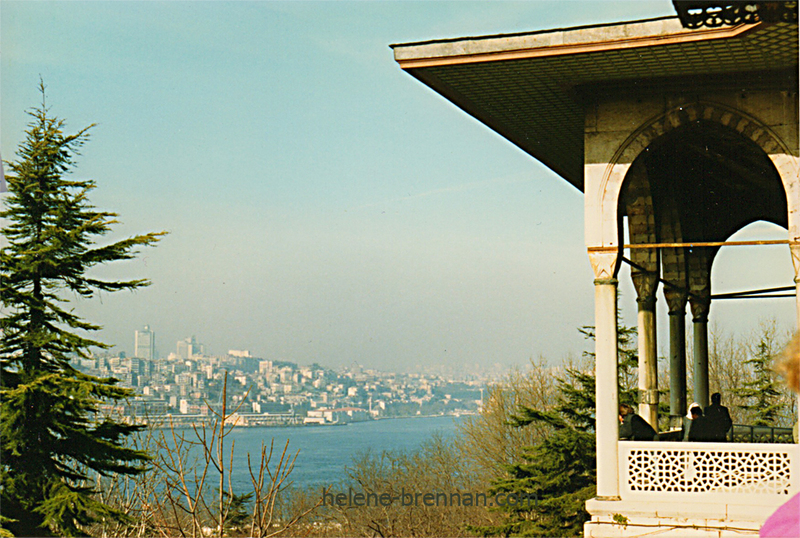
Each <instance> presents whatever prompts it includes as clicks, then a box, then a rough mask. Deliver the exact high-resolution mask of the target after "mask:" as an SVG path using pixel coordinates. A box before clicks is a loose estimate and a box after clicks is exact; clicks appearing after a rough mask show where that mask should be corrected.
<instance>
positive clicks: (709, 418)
mask: <svg viewBox="0 0 800 538" xmlns="http://www.w3.org/2000/svg"><path fill="white" fill-rule="evenodd" d="M703 415H704V416H705V417H706V422H708V428H709V431H708V433H709V437H710V438H709V441H716V442H721V443H722V442H725V441H727V440H728V430H730V429H731V426H733V420H731V414H730V412H728V408H727V407H725V406H724V405H722V394H720V393H719V392H715V393H714V394H712V395H711V405H709V406H708V407H706V409H705V412H704V413H703Z"/></svg>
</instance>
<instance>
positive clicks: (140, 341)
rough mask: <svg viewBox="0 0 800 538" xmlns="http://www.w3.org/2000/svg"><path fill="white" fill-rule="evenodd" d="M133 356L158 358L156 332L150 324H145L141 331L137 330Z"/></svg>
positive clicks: (150, 358) (148, 358)
mask: <svg viewBox="0 0 800 538" xmlns="http://www.w3.org/2000/svg"><path fill="white" fill-rule="evenodd" d="M133 356H134V357H138V358H140V359H147V360H153V359H155V358H156V334H155V333H154V332H153V331H151V330H150V326H149V325H145V326H144V329H142V330H141V331H136V335H135V337H134V351H133Z"/></svg>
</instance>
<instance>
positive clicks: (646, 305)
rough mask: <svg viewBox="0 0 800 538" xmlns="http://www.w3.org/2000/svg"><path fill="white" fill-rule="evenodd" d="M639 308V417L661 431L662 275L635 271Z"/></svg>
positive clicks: (634, 282) (634, 279) (635, 286)
mask: <svg viewBox="0 0 800 538" xmlns="http://www.w3.org/2000/svg"><path fill="white" fill-rule="evenodd" d="M631 278H632V280H633V286H634V288H635V289H636V296H637V297H636V304H637V307H638V315H637V323H638V335H639V337H638V340H639V348H638V351H639V415H641V417H642V418H644V419H645V420H646V421H647V422H648V423H649V424H650V425H651V426H652V427H653V428H655V429H656V431H658V355H657V339H656V290H657V289H658V274H657V273H653V272H643V271H632V272H631Z"/></svg>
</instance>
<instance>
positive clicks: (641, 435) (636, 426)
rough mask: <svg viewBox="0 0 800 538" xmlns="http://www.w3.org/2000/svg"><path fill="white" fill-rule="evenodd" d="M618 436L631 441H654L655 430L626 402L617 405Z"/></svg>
mask: <svg viewBox="0 0 800 538" xmlns="http://www.w3.org/2000/svg"><path fill="white" fill-rule="evenodd" d="M619 421H620V425H619V438H620V439H631V440H633V441H654V440H655V438H656V435H657V434H656V431H655V430H654V429H653V427H652V426H650V424H648V423H647V421H646V420H645V419H643V418H642V417H640V416H639V415H637V414H636V412H635V411H634V410H633V408H632V407H631V406H630V405H627V404H620V406H619Z"/></svg>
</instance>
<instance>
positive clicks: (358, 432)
mask: <svg viewBox="0 0 800 538" xmlns="http://www.w3.org/2000/svg"><path fill="white" fill-rule="evenodd" d="M460 420H462V419H460V418H458V417H453V416H442V417H423V418H398V419H383V420H371V421H367V422H357V423H353V424H348V425H346V426H302V427H266V428H234V429H233V431H232V433H231V434H230V435H229V436H228V437H227V441H228V442H227V443H226V453H227V455H226V456H225V460H226V461H228V459H229V454H230V452H229V450H230V446H231V441H234V442H235V444H234V447H235V448H234V459H233V473H232V477H231V478H232V484H233V489H234V491H248V490H250V489H251V488H252V486H251V481H250V475H249V472H248V470H247V453H248V452H249V453H250V457H251V461H252V463H253V468H254V469H253V470H254V472H257V466H258V460H259V457H260V452H261V444H262V442H263V443H264V444H265V445H266V446H267V450H269V444H270V441H272V440H274V442H275V445H274V452H273V458H272V464H271V465H270V468H271V469H274V468H275V466H276V465H277V462H278V459H279V457H280V453H281V451H282V450H283V447H284V445H285V443H286V441H287V439H288V440H289V449H288V451H287V453H291V454H292V456H294V454H295V453H296V452H297V451H298V450H299V454H298V456H297V461H296V462H295V467H294V471H293V472H292V474H291V475H290V479H291V480H292V481H293V482H294V484H295V486H297V487H302V488H305V487H317V486H322V485H332V484H337V483H339V482H342V481H344V480H345V479H346V478H347V475H346V473H345V468H346V467H348V466H351V465H352V463H353V458H354V456H358V455H359V454H364V453H366V452H371V453H373V454H380V453H381V452H383V451H394V450H397V451H400V450H404V451H411V450H415V449H417V448H419V446H420V445H422V443H424V442H425V441H427V440H428V439H430V438H431V437H432V436H433V435H434V434H435V433H438V434H440V435H441V436H442V437H444V438H448V437H452V436H453V435H454V434H455V432H456V427H457V424H458V422H459V421H460ZM185 433H186V435H187V437H188V438H192V437H193V436H194V433H193V432H191V431H189V430H185Z"/></svg>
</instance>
